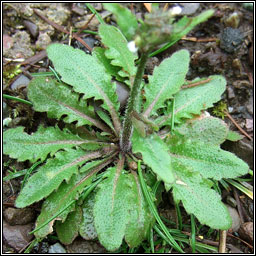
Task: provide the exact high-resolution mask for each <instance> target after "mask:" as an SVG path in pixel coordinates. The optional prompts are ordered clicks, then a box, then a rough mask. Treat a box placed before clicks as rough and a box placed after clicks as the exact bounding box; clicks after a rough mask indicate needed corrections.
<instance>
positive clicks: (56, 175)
mask: <svg viewBox="0 0 256 256" xmlns="http://www.w3.org/2000/svg"><path fill="white" fill-rule="evenodd" d="M101 155H102V153H101V152H100V151H95V152H91V153H88V152H85V151H83V150H82V149H67V150H66V151H64V152H58V153H56V155H55V158H53V159H49V160H48V161H47V163H46V164H45V165H43V166H41V167H40V168H39V169H38V171H37V172H36V173H35V174H34V175H33V176H31V177H30V178H29V180H28V182H27V183H26V185H25V187H24V188H23V189H22V191H21V192H20V194H19V196H18V198H17V200H16V203H15V205H16V207H19V208H23V207H26V206H27V205H30V204H32V203H34V202H37V201H39V200H41V199H43V198H44V197H46V196H48V195H50V193H51V192H52V191H53V190H54V189H57V188H58V187H59V185H60V184H61V182H62V181H63V180H66V181H68V180H69V179H70V177H71V176H72V175H73V174H74V173H77V172H78V166H79V165H82V164H83V163H85V162H86V161H88V160H90V159H94V158H98V157H100V156H101Z"/></svg>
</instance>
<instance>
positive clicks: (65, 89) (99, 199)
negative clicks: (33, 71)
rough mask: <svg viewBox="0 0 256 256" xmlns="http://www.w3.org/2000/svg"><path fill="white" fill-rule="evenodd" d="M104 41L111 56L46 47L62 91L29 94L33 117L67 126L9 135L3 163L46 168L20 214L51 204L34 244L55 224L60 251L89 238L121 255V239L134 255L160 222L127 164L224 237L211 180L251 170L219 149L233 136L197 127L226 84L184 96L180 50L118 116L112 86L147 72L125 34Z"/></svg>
mask: <svg viewBox="0 0 256 256" xmlns="http://www.w3.org/2000/svg"><path fill="white" fill-rule="evenodd" d="M113 33H114V34H115V40H113ZM99 34H100V36H101V38H102V42H103V43H104V45H105V48H95V49H94V51H93V53H92V55H88V54H86V53H85V52H83V51H81V50H79V49H74V48H73V47H71V46H67V45H62V44H52V45H50V46H49V47H48V48H47V54H48V57H49V59H50V60H51V61H52V63H53V65H54V68H55V70H56V72H57V73H58V74H59V75H60V78H61V82H58V81H56V79H53V78H50V77H47V78H45V77H43V78H42V77H41V78H35V79H33V80H32V81H31V83H30V84H29V86H28V98H29V100H30V101H31V102H32V103H33V108H34V110H35V111H38V112H47V114H48V117H49V118H55V119H58V120H62V121H63V122H64V123H66V126H65V127H64V128H62V129H61V128H59V127H58V126H55V127H43V126H40V127H39V128H38V130H37V131H36V132H34V133H31V134H28V133H26V132H24V127H17V128H13V129H9V130H7V131H5V132H4V142H3V148H4V153H5V154H7V155H9V156H10V157H12V158H15V159H17V160H18V161H26V160H28V161H30V162H31V163H35V162H36V161H38V160H41V161H43V162H44V163H43V164H42V165H41V166H40V167H39V168H38V169H37V171H36V172H35V173H34V174H33V175H32V176H31V177H29V179H28V181H27V183H26V184H25V186H24V188H23V189H22V190H21V192H20V194H19V196H18V198H17V199H16V202H15V206H16V207H18V208H23V207H26V206H28V205H31V204H33V203H35V202H38V201H40V200H42V199H45V201H44V202H43V205H42V209H41V213H40V215H39V216H38V218H37V221H36V231H35V233H34V234H35V236H36V237H37V238H44V237H46V236H47V235H48V234H50V233H52V232H53V228H54V223H56V231H57V235H58V237H59V239H60V241H61V242H62V243H64V244H69V243H71V242H72V241H73V240H74V239H75V237H77V236H78V235H79V234H80V235H81V236H82V237H83V238H85V239H95V238H96V237H97V238H98V239H99V241H100V243H101V244H102V245H103V246H104V247H105V248H106V249H107V250H109V251H115V250H116V249H118V248H119V247H120V245H121V243H122V241H123V239H125V241H126V242H127V243H128V245H129V246H130V247H136V246H138V245H139V244H140V243H141V242H142V241H143V240H144V239H146V238H147V236H148V233H149V231H150V229H151V228H152V226H153V225H154V222H155V219H154V216H153V213H152V209H151V208H150V207H149V205H148V203H147V201H146V200H145V197H144V194H143V191H142V187H141V184H140V181H139V178H138V175H137V171H136V168H133V169H131V168H130V167H129V166H130V165H129V164H128V162H129V161H130V156H131V157H132V158H133V160H136V159H142V161H143V164H144V166H145V167H146V168H145V170H144V175H146V174H147V175H148V171H150V173H152V174H151V175H153V178H154V179H155V181H157V180H160V181H162V182H163V184H164V185H165V188H166V190H167V191H169V190H171V191H172V193H173V197H174V200H175V201H176V202H180V201H181V202H182V203H183V206H184V208H185V209H186V211H187V212H188V213H191V214H194V215H195V216H196V217H197V218H198V220H199V221H200V222H201V223H202V224H206V225H208V226H210V227H212V228H216V229H228V228H229V227H230V226H231V218H230V216H229V213H228V210H227V209H226V207H225V205H224V204H223V203H222V202H221V197H220V195H219V194H217V193H216V192H215V190H214V189H213V188H212V185H213V182H212V180H220V179H222V178H234V177H238V176H241V175H244V174H246V173H247V172H248V166H247V164H246V163H244V162H243V161H242V160H240V159H239V158H237V157H236V156H235V155H234V154H231V153H229V152H227V151H224V150H222V149H221V148H220V144H221V143H223V141H225V140H226V139H227V138H228V137H230V136H228V135H229V130H228V127H227V125H226V124H225V123H224V122H223V121H222V120H220V119H217V118H214V117H207V118H202V119H195V117H196V116H199V115H200V114H201V112H202V111H203V110H205V109H207V108H209V107H212V106H213V104H214V103H215V102H217V101H219V100H220V99H221V94H222V93H223V92H224V90H225V84H226V82H225V79H224V78H223V77H222V76H218V75H215V76H211V77H210V79H201V80H202V81H204V80H205V81H207V82H205V83H202V84H201V85H199V86H196V87H191V88H186V89H183V88H182V85H183V84H184V83H185V82H186V81H185V77H186V73H187V72H188V68H189V59H190V58H189V52H188V51H187V50H180V51H178V52H176V53H174V54H173V55H172V56H171V57H169V58H167V59H165V60H163V61H162V63H161V64H160V65H159V66H158V67H156V68H155V70H154V72H153V75H152V76H149V79H148V83H146V84H144V87H143V88H142V87H141V86H140V83H139V89H138V92H139V93H138V94H136V95H137V97H138V99H137V102H138V103H137V105H136V108H135V106H134V111H133V112H131V113H130V114H129V115H127V112H126V114H125V116H122V114H121V111H120V104H119V101H118V96H117V93H116V84H115V82H112V81H113V80H112V79H113V78H116V79H117V78H118V77H119V78H120V77H121V78H127V79H128V80H129V81H130V82H129V83H127V84H130V86H131V84H132V82H133V80H134V75H135V74H137V73H138V72H137V73H136V69H138V70H140V71H141V70H142V71H143V69H141V67H138V68H137V67H136V66H135V63H134V62H135V60H136V58H137V56H136V55H134V54H133V53H131V52H130V51H129V50H128V48H127V40H126V38H125V36H124V35H123V34H122V33H121V32H120V30H119V29H117V28H116V27H113V26H109V25H105V24H102V25H100V28H99ZM135 80H136V77H135ZM196 81H197V80H196ZM196 81H195V82H196ZM133 85H134V84H133ZM142 89H143V92H144V93H141V92H142ZM131 90H133V87H131ZM131 97H132V93H131ZM92 99H93V101H96V100H97V101H98V100H99V101H101V102H102V104H101V106H100V107H99V106H97V107H95V108H93V106H92V105H90V102H91V100H92ZM173 99H175V105H172V106H173V108H172V111H170V108H169V107H168V106H169V105H168V103H170V102H172V101H173ZM129 104H131V101H128V105H129ZM135 110H136V111H135ZM137 110H139V112H137ZM125 119H129V120H130V122H131V124H132V129H131V130H130V132H131V134H130V135H131V136H130V141H129V143H130V144H131V148H130V150H129V151H126V150H123V149H122V147H121V143H120V140H121V137H122V136H124V134H125V132H126V131H125V128H124V125H123V123H124V122H122V120H125ZM70 124H72V125H73V128H72V129H71V128H70ZM173 124H175V126H174V127H173ZM170 127H172V129H170ZM79 130H80V132H78V131H79ZM81 130H82V131H84V134H81ZM163 131H167V134H165V136H163ZM127 138H129V136H128V137H127ZM100 172H101V174H100V175H103V176H101V178H100V179H99V173H100ZM100 181H101V182H100ZM97 182H98V183H97ZM97 184H98V185H97ZM96 185H97V186H96ZM93 186H94V187H95V186H96V189H95V191H94V192H93V193H91V194H90V193H89V192H90V191H91V188H92V187H93ZM149 189H150V188H149ZM152 198H154V195H152Z"/></svg>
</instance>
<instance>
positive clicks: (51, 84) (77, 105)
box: [28, 77, 109, 131]
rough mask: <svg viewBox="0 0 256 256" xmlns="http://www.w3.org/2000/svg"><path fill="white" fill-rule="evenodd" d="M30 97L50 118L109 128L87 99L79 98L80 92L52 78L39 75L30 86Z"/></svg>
mask: <svg viewBox="0 0 256 256" xmlns="http://www.w3.org/2000/svg"><path fill="white" fill-rule="evenodd" d="M28 98H29V99H30V101H31V102H33V108H34V109H35V110H36V111H39V112H47V114H48V116H49V117H50V118H57V119H60V118H61V117H62V116H63V115H66V117H64V118H63V121H65V122H67V123H71V122H74V121H77V126H82V125H84V124H90V125H91V124H93V125H95V126H96V127H98V128H100V129H102V130H103V131H109V129H108V128H107V127H106V126H105V125H104V124H103V123H102V122H100V121H99V120H97V118H96V117H95V114H94V112H93V110H90V109H89V107H87V103H86V101H85V100H83V99H81V100H79V94H78V93H75V92H72V90H71V88H70V87H68V86H66V85H64V84H62V83H59V82H57V81H56V80H53V79H51V78H43V77H38V78H36V79H34V80H32V81H31V83H30V84H29V86H28Z"/></svg>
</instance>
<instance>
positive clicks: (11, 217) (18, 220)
mask: <svg viewBox="0 0 256 256" xmlns="http://www.w3.org/2000/svg"><path fill="white" fill-rule="evenodd" d="M35 216H36V215H35V211H34V210H33V209H31V208H22V209H17V208H12V207H8V208H7V209H5V210H4V218H5V220H6V221H7V222H8V223H9V224H10V225H25V224H28V223H30V222H32V221H33V220H34V219H35Z"/></svg>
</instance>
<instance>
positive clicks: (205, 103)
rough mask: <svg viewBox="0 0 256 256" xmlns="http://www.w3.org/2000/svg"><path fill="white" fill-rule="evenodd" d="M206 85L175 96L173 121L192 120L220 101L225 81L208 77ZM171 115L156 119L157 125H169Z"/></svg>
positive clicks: (222, 78)
mask: <svg viewBox="0 0 256 256" xmlns="http://www.w3.org/2000/svg"><path fill="white" fill-rule="evenodd" d="M210 78H211V80H210V81H209V82H208V83H205V84H202V85H199V86H196V87H191V88H187V89H183V90H181V91H179V92H178V93H177V94H176V95H175V110H174V119H175V122H176V123H180V122H181V120H182V118H192V117H193V115H199V114H200V113H201V111H202V110H204V109H207V108H209V107H212V106H213V103H215V102H217V101H219V100H220V99H221V94H222V93H223V92H224V91H225V88H226V80H225V78H224V77H222V76H218V75H215V76H210ZM171 115H172V114H171V113H170V114H168V115H166V116H165V117H161V118H158V119H157V120H156V123H158V124H159V125H161V126H163V125H171Z"/></svg>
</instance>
